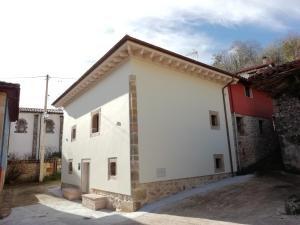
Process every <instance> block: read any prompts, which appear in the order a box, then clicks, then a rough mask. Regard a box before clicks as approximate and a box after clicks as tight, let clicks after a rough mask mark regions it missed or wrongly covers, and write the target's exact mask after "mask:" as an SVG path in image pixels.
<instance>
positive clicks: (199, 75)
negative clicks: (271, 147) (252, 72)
mask: <svg viewBox="0 0 300 225" xmlns="http://www.w3.org/2000/svg"><path fill="white" fill-rule="evenodd" d="M237 81H238V79H237V77H236V76H234V75H233V74H231V73H228V72H225V71H222V70H219V69H217V68H214V67H211V66H209V65H206V64H203V63H201V62H199V61H195V60H192V59H190V58H187V57H185V56H182V55H179V54H176V53H174V52H171V51H168V50H166V49H162V48H159V47H157V46H154V45H151V44H149V43H146V42H144V41H141V40H138V39H135V38H132V37H130V36H125V37H124V38H123V39H122V40H120V41H119V42H118V43H117V44H116V45H115V46H114V47H113V48H112V49H111V50H109V51H108V52H107V53H106V54H105V55H104V56H103V57H102V58H101V59H100V60H99V61H98V62H96V64H95V65H93V66H92V67H91V68H90V69H89V70H88V71H87V72H86V73H85V74H84V75H83V76H82V77H81V78H80V79H79V80H78V81H76V82H75V83H74V84H73V85H72V86H71V87H70V88H69V89H67V90H66V91H65V93H63V94H62V95H61V96H60V97H59V98H58V99H57V100H56V101H55V102H54V103H53V105H54V106H56V107H63V108H64V116H65V117H64V132H63V149H62V185H63V187H64V186H70V185H73V186H76V187H78V188H79V189H80V190H81V191H82V192H83V193H88V192H90V193H96V194H99V195H102V196H106V197H107V206H108V207H110V208H117V209H120V210H124V211H134V210H136V209H138V208H140V207H141V206H143V205H145V204H146V203H149V202H152V201H155V200H157V199H159V198H162V197H164V196H168V195H171V194H174V193H176V192H179V191H183V190H185V189H189V188H193V187H195V186H197V185H199V184H203V183H206V182H209V181H213V180H217V179H221V178H224V177H228V176H231V175H233V174H234V173H235V172H236V160H235V152H236V151H235V145H234V135H233V128H232V120H231V116H230V104H229V97H228V89H227V87H228V85H229V83H232V82H237Z"/></svg>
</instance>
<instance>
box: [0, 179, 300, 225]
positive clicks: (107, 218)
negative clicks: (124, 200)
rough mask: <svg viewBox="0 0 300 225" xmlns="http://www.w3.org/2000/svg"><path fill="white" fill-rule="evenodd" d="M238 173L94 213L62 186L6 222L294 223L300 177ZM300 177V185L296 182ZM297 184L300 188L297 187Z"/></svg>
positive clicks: (296, 221)
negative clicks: (292, 202) (288, 209)
mask: <svg viewBox="0 0 300 225" xmlns="http://www.w3.org/2000/svg"><path fill="white" fill-rule="evenodd" d="M283 177H285V179H283V178H282V177H269V176H264V177H254V176H251V175H250V176H239V177H234V178H228V179H225V180H222V181H219V182H215V183H211V184H208V185H204V186H201V187H198V188H195V189H192V190H188V191H185V192H181V193H179V194H176V195H173V196H171V197H168V198H165V199H162V200H161V201H158V202H155V203H153V204H149V205H147V206H145V207H144V208H143V209H141V210H140V211H139V212H134V213H119V212H111V211H93V210H89V209H87V208H84V207H82V205H81V203H80V202H72V201H68V200H65V199H63V198H61V197H60V192H59V188H58V187H57V186H50V187H48V192H45V193H37V194H35V198H36V200H37V203H36V204H32V205H27V206H19V207H15V208H13V210H12V213H11V215H10V216H9V217H7V218H5V219H3V220H0V224H3V225H23V224H24V225H39V224H51V225H52V224H53V225H66V224H71V225H77V224H86V225H89V224H91V225H92V224H105V225H108V224H122V225H131V224H134V225H140V224H149V225H150V224H151V225H152V224H159V225H174V224H175V225H176V224H201V225H202V224H204V225H206V224H207V225H209V224H222V225H225V224H226V225H227V224H231V225H232V224H274V225H278V224H279V225H280V224H293V225H297V224H299V225H300V217H299V216H287V215H285V213H284V208H283V206H284V205H283V203H284V200H285V199H286V198H287V197H288V195H289V194H291V193H292V192H296V191H299V183H300V178H299V177H296V179H295V177H294V176H293V177H292V178H290V179H286V176H283ZM298 181H299V183H297V182H298ZM297 185H298V186H297Z"/></svg>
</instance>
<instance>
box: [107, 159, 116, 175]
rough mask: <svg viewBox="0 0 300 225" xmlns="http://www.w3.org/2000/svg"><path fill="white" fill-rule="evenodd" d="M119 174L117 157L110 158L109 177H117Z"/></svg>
mask: <svg viewBox="0 0 300 225" xmlns="http://www.w3.org/2000/svg"><path fill="white" fill-rule="evenodd" d="M116 176H117V158H109V159H108V179H115V178H116Z"/></svg>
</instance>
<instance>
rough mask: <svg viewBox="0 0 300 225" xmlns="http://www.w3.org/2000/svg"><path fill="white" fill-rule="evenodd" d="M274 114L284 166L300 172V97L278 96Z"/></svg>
mask: <svg viewBox="0 0 300 225" xmlns="http://www.w3.org/2000/svg"><path fill="white" fill-rule="evenodd" d="M274 116H275V126H276V131H277V133H278V136H279V141H280V147H281V155H282V160H283V164H284V167H285V169H286V170H288V171H290V172H296V173H300V99H299V98H297V97H292V96H288V95H285V94H283V95H281V96H280V97H278V98H276V99H275V100H274Z"/></svg>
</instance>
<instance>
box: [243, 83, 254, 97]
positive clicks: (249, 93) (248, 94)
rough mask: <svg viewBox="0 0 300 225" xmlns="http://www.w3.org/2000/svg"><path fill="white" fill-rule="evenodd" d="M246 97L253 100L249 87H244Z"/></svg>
mask: <svg viewBox="0 0 300 225" xmlns="http://www.w3.org/2000/svg"><path fill="white" fill-rule="evenodd" d="M244 89H245V96H247V97H249V98H252V89H251V88H250V87H249V86H244Z"/></svg>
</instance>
